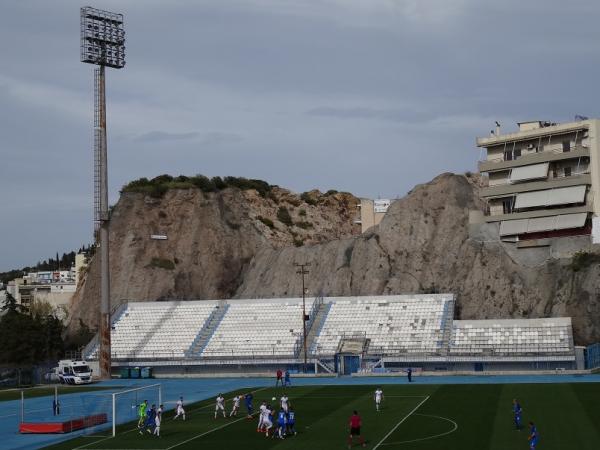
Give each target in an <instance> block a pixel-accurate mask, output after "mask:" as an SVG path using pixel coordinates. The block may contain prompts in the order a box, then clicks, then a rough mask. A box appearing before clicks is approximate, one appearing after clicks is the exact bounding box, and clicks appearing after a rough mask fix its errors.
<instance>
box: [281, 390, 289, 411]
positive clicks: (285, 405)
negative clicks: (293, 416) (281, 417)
mask: <svg viewBox="0 0 600 450" xmlns="http://www.w3.org/2000/svg"><path fill="white" fill-rule="evenodd" d="M280 401H281V409H283V410H284V411H285V413H286V414H287V412H288V409H289V402H290V399H289V398H288V396H287V394H286V393H285V392H284V393H283V396H282V397H281V399H280Z"/></svg>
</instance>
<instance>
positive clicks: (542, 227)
mask: <svg viewBox="0 0 600 450" xmlns="http://www.w3.org/2000/svg"><path fill="white" fill-rule="evenodd" d="M586 219H587V213H577V214H561V215H558V216H547V217H535V218H532V219H517V220H503V221H502V222H500V236H511V235H515V234H526V233H537V232H540V231H553V230H565V229H568V228H581V227H583V226H584V225H585V221H586Z"/></svg>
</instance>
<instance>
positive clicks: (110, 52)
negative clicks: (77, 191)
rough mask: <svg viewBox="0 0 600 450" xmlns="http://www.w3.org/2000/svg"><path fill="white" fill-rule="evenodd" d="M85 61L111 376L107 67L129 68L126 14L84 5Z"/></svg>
mask: <svg viewBox="0 0 600 450" xmlns="http://www.w3.org/2000/svg"><path fill="white" fill-rule="evenodd" d="M80 35H81V61H82V62H85V63H89V64H95V65H97V66H99V67H98V68H96V69H94V234H95V238H96V240H97V241H99V244H100V252H99V254H98V253H96V256H99V257H100V279H101V281H100V339H99V341H100V352H99V360H100V377H101V378H103V379H107V378H110V376H111V342H110V329H111V327H110V272H109V267H110V266H109V261H110V259H109V219H110V217H109V210H108V157H107V144H106V87H105V86H106V81H105V67H107V66H108V67H112V68H115V69H122V68H123V67H125V29H124V27H123V15H122V14H115V13H112V12H109V11H103V10H100V9H95V8H91V7H89V6H87V7H85V8H81V29H80Z"/></svg>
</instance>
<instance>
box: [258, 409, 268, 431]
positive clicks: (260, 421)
mask: <svg viewBox="0 0 600 450" xmlns="http://www.w3.org/2000/svg"><path fill="white" fill-rule="evenodd" d="M258 411H259V412H258V427H257V428H256V432H257V433H262V432H263V427H264V425H265V412H266V411H267V403H266V402H262V403H261V404H260V408H259V409H258Z"/></svg>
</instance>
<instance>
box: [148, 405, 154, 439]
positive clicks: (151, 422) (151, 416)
mask: <svg viewBox="0 0 600 450" xmlns="http://www.w3.org/2000/svg"><path fill="white" fill-rule="evenodd" d="M155 419H156V405H152V408H150V409H149V410H148V412H147V413H146V431H147V432H148V434H152V432H153V431H154V427H155V426H156V420H155Z"/></svg>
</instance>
